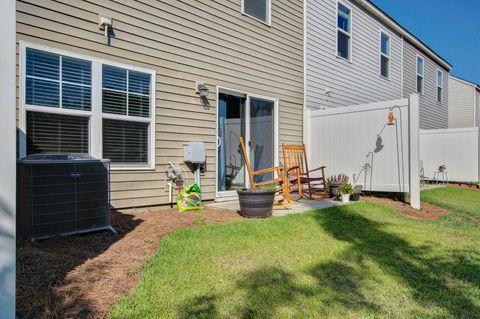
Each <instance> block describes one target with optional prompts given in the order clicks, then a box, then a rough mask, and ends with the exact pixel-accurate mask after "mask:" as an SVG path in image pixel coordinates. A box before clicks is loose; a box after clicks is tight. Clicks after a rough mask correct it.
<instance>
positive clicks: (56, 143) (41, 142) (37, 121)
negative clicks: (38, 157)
mask: <svg viewBox="0 0 480 319" xmlns="http://www.w3.org/2000/svg"><path fill="white" fill-rule="evenodd" d="M88 120H89V118H88V117H81V116H69V115H68V116H67V115H59V114H49V113H40V112H27V155H29V154H34V153H51V152H72V153H88Z"/></svg>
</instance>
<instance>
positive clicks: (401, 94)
mask: <svg viewBox="0 0 480 319" xmlns="http://www.w3.org/2000/svg"><path fill="white" fill-rule="evenodd" d="M400 38H401V40H402V41H401V45H400V51H401V52H400V98H401V99H403V97H404V96H403V67H404V65H403V63H404V61H403V35H400Z"/></svg>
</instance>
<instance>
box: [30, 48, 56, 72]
mask: <svg viewBox="0 0 480 319" xmlns="http://www.w3.org/2000/svg"><path fill="white" fill-rule="evenodd" d="M26 52H27V70H26V71H27V76H33V77H39V78H44V79H50V80H59V77H60V75H59V73H60V71H59V70H60V56H59V55H58V54H53V53H49V52H45V51H40V50H36V49H32V48H27V50H26Z"/></svg>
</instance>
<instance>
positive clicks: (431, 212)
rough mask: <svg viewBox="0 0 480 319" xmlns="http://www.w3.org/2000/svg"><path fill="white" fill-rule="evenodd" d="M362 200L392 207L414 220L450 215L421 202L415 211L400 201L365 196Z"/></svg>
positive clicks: (446, 211)
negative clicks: (418, 208)
mask: <svg viewBox="0 0 480 319" xmlns="http://www.w3.org/2000/svg"><path fill="white" fill-rule="evenodd" d="M362 198H363V199H364V200H365V201H368V202H372V203H379V204H384V205H387V206H390V207H393V208H395V209H396V210H397V211H398V212H399V213H401V214H403V215H406V216H409V217H414V218H420V219H429V220H431V219H436V218H438V217H440V216H443V215H447V214H450V212H449V211H448V210H446V209H444V208H441V207H438V206H435V205H432V204H428V203H424V202H422V204H421V209H420V210H416V209H415V208H413V207H412V206H410V205H409V204H406V203H404V202H401V201H396V200H393V199H390V198H385V197H374V196H367V197H362Z"/></svg>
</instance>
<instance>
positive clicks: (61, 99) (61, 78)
mask: <svg viewBox="0 0 480 319" xmlns="http://www.w3.org/2000/svg"><path fill="white" fill-rule="evenodd" d="M26 62H27V63H26V79H25V85H26V87H25V102H26V104H29V105H41V106H48V107H56V108H65V109H76V110H90V109H91V95H92V88H91V78H92V77H91V72H92V65H91V62H90V61H85V60H80V59H75V58H70V57H66V56H62V55H59V54H53V53H49V52H44V51H40V50H36V49H32V48H27V50H26Z"/></svg>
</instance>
